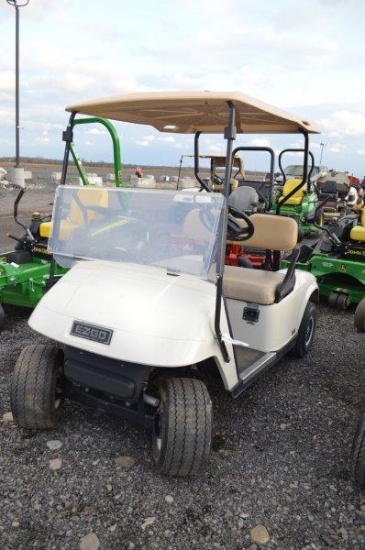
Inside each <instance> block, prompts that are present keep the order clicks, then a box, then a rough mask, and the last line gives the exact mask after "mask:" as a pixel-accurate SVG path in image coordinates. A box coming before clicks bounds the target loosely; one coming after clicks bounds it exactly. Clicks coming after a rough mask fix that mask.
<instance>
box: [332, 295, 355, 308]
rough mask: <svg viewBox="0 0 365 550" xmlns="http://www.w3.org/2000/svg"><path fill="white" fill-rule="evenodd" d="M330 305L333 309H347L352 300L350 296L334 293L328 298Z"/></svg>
mask: <svg viewBox="0 0 365 550" xmlns="http://www.w3.org/2000/svg"><path fill="white" fill-rule="evenodd" d="M328 303H329V305H330V306H331V307H336V308H338V309H343V310H345V309H347V308H348V306H349V303H350V298H349V296H348V294H343V293H341V292H332V294H330V295H329V297H328Z"/></svg>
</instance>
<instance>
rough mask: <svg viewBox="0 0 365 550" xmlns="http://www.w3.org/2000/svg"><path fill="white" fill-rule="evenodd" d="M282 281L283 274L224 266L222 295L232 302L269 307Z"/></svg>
mask: <svg viewBox="0 0 365 550" xmlns="http://www.w3.org/2000/svg"><path fill="white" fill-rule="evenodd" d="M283 279H284V274H283V273H278V272H274V271H261V270H259V269H250V268H245V267H235V266H226V267H225V269H224V275H223V294H224V296H225V297H226V298H231V299H232V300H240V301H244V302H252V303H255V304H262V305H270V304H273V303H274V302H275V294H276V289H277V287H278V285H279V284H280V283H282V281H283Z"/></svg>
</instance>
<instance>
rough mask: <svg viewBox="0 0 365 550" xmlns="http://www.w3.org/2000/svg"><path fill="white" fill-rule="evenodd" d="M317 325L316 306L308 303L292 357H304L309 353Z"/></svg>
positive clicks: (291, 353)
mask: <svg viewBox="0 0 365 550" xmlns="http://www.w3.org/2000/svg"><path fill="white" fill-rule="evenodd" d="M316 324H317V310H316V306H315V305H314V304H313V303H312V302H308V304H307V307H306V308H305V311H304V315H303V318H302V322H301V323H300V327H299V330H298V337H297V341H296V343H295V346H294V348H293V349H292V350H291V352H290V355H293V356H294V357H304V356H305V355H306V354H307V353H308V351H309V350H310V348H311V346H312V343H313V339H314V333H315V330H316Z"/></svg>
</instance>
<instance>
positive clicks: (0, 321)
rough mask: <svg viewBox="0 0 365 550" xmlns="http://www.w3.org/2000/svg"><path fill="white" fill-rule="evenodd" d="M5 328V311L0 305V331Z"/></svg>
mask: <svg viewBox="0 0 365 550" xmlns="http://www.w3.org/2000/svg"><path fill="white" fill-rule="evenodd" d="M4 326H5V311H4V308H3V306H2V305H1V304H0V330H1V329H2V328H4Z"/></svg>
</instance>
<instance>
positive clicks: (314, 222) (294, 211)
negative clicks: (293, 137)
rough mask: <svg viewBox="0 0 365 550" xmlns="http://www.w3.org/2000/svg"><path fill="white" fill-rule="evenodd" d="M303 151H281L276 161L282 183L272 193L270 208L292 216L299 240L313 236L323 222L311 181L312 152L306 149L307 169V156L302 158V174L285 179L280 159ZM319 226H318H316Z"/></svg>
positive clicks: (314, 187)
mask: <svg viewBox="0 0 365 550" xmlns="http://www.w3.org/2000/svg"><path fill="white" fill-rule="evenodd" d="M289 152H303V149H284V150H283V151H281V153H280V155H279V158H278V162H279V167H280V170H281V173H282V174H283V185H282V186H280V188H279V189H277V191H276V193H274V196H273V201H272V206H271V210H272V212H274V213H275V214H279V215H281V216H289V217H290V218H294V219H295V220H296V222H297V223H298V227H299V240H301V239H303V238H304V237H310V236H313V235H314V236H315V235H317V234H318V231H319V230H320V229H319V228H320V227H321V226H322V225H323V223H324V217H323V210H322V208H320V207H319V206H320V203H319V197H318V190H317V188H316V186H315V184H314V183H313V182H312V181H311V173H312V170H313V167H314V157H313V154H312V153H311V152H310V151H308V156H309V157H310V159H311V167H310V169H309V171H308V158H304V162H303V174H302V175H301V177H300V178H299V179H297V178H291V179H286V176H285V173H284V170H283V168H282V164H281V159H282V156H283V155H284V154H285V153H289ZM318 227H319V228H318Z"/></svg>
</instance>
